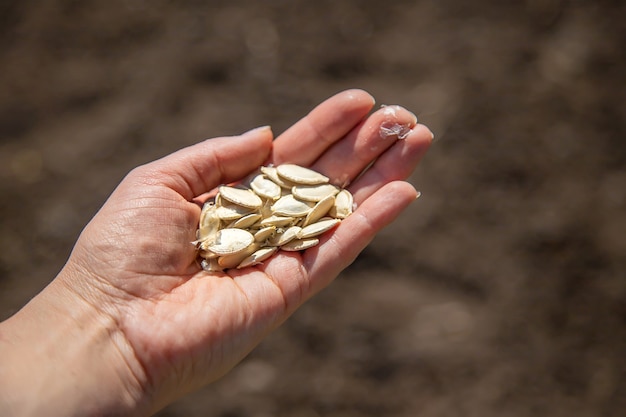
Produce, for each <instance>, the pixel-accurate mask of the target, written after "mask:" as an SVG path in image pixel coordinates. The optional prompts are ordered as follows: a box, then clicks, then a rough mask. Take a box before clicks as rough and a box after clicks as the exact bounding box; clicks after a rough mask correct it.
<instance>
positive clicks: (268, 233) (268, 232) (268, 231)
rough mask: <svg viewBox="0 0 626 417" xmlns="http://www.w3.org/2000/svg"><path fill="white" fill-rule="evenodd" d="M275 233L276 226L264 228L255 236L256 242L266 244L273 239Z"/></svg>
mask: <svg viewBox="0 0 626 417" xmlns="http://www.w3.org/2000/svg"><path fill="white" fill-rule="evenodd" d="M275 232H276V226H268V227H264V228H263V229H261V230H259V231H258V232H256V233H255V234H254V240H256V241H257V242H264V241H265V240H267V239H269V238H270V237H272V235H273V234H274V233H275Z"/></svg>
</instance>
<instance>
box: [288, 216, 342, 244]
mask: <svg viewBox="0 0 626 417" xmlns="http://www.w3.org/2000/svg"><path fill="white" fill-rule="evenodd" d="M340 222H341V220H339V219H328V220H320V221H319V222H317V223H313V224H310V225H308V226H306V227H303V228H302V230H300V233H298V238H299V239H308V238H310V237H313V236H317V235H321V234H322V233H324V232H327V231H329V230H330V229H332V228H333V227H335V226H337V225H338V224H339V223H340Z"/></svg>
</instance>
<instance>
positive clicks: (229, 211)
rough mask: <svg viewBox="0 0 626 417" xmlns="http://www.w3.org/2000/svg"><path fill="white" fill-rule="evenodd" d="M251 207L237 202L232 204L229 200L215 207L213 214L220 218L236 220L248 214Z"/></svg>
mask: <svg viewBox="0 0 626 417" xmlns="http://www.w3.org/2000/svg"><path fill="white" fill-rule="evenodd" d="M251 211H252V209H250V208H248V207H243V206H240V205H237V204H233V203H230V202H226V204H224V205H222V206H218V207H217V208H216V209H215V215H216V216H217V217H218V218H220V219H221V220H226V221H230V220H237V219H239V218H241V217H243V216H246V215H248V214H250V212H251Z"/></svg>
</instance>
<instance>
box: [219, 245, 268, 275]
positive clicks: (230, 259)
mask: <svg viewBox="0 0 626 417" xmlns="http://www.w3.org/2000/svg"><path fill="white" fill-rule="evenodd" d="M259 247H260V246H259V244H258V243H253V244H252V245H250V246H248V247H247V248H245V249H244V250H242V251H240V252H237V253H232V254H230V255H224V256H220V257H219V258H218V260H217V263H218V265H219V266H221V267H222V268H224V269H228V268H235V267H237V265H239V264H240V263H241V261H243V260H244V259H246V258H247V257H248V256H250V255H252V254H253V253H254V252H255V251H256V250H257V249H259Z"/></svg>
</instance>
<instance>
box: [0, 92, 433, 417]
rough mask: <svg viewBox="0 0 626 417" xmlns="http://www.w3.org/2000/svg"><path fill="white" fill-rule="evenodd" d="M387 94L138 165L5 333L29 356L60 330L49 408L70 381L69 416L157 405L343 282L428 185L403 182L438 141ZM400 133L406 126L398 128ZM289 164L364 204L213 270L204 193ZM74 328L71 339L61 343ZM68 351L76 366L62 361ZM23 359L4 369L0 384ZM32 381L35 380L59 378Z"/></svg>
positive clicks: (48, 356) (350, 95)
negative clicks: (323, 229) (252, 259)
mask: <svg viewBox="0 0 626 417" xmlns="http://www.w3.org/2000/svg"><path fill="white" fill-rule="evenodd" d="M373 104H374V102H373V99H372V98H371V97H370V96H369V95H368V94H367V93H365V92H363V91H360V90H349V91H345V92H343V93H340V94H338V95H336V96H334V97H332V98H330V99H329V100H327V101H325V102H324V103H322V104H321V105H319V106H318V107H317V108H316V109H314V110H313V111H312V112H311V113H310V114H309V115H307V116H306V117H305V118H303V119H302V120H300V121H299V122H298V123H296V124H295V125H294V126H292V127H291V128H290V129H288V130H287V131H286V132H284V133H283V134H282V135H280V136H279V137H278V138H277V139H276V140H275V141H272V134H271V130H270V129H269V128H259V129H255V130H253V131H250V132H248V133H246V134H244V135H241V136H239V137H232V138H218V139H211V140H208V141H204V142H202V143H199V144H197V145H194V146H191V147H189V148H186V149H183V150H181V151H178V152H176V153H174V154H172V155H169V156H167V157H165V158H162V159H160V160H158V161H155V162H152V163H150V164H146V165H144V166H141V167H139V168H136V169H135V170H133V171H132V172H131V173H129V175H128V176H127V177H126V178H125V179H124V180H123V181H122V182H121V183H120V185H119V186H118V187H117V189H116V190H115V191H114V192H113V194H112V195H111V196H110V198H109V199H108V201H107V202H106V203H105V205H104V206H103V207H102V209H101V210H100V211H99V212H98V213H97V215H96V216H95V217H94V218H93V220H92V221H91V222H90V223H89V224H88V225H87V227H86V228H85V230H84V231H83V233H82V234H81V236H80V238H79V240H78V242H77V243H76V246H75V248H74V250H73V252H72V254H71V256H70V258H69V260H68V262H67V264H66V265H65V267H64V268H63V270H62V271H61V273H60V274H59V276H58V277H57V278H56V279H55V280H54V281H53V282H52V283H51V285H50V286H49V287H48V288H46V289H45V290H44V291H43V292H42V293H41V294H40V295H39V296H38V297H36V298H35V299H34V300H33V301H32V302H31V303H29V305H27V306H26V307H25V308H24V309H23V310H21V311H20V312H19V313H18V314H17V315H16V316H14V317H13V318H11V319H9V320H8V321H7V322H5V323H3V324H2V327H0V344H1V343H2V342H3V341H6V340H8V339H10V340H11V341H12V342H11V343H8V344H7V343H5V344H4V345H3V346H2V345H0V354H2V350H1V349H2V348H4V349H5V352H6V353H7V355H10V356H11V357H12V358H14V360H18V361H19V355H17V354H16V352H15V348H16V347H19V346H20V343H22V344H26V343H29V342H30V343H29V344H31V343H35V344H37V343H38V342H37V340H38V337H39V338H42V337H43V336H45V335H50V334H56V335H57V336H52V337H47V339H48V342H49V343H44V345H45V346H46V347H45V349H39V351H35V352H34V353H33V355H32V358H33V364H37V366H38V367H40V368H42V369H44V370H46V369H47V366H48V365H47V362H49V361H50V360H54V361H55V369H54V371H55V372H56V373H55V372H52V371H50V376H49V377H50V379H58V378H60V377H62V378H64V381H65V383H64V384H58V385H57V386H55V387H53V391H54V393H55V394H54V395H52V394H51V393H48V394H47V395H46V396H43V397H42V396H41V395H40V396H39V398H40V399H39V401H40V402H41V404H40V406H42V407H45V408H46V410H47V415H54V413H52V414H51V413H50V412H49V410H50V404H49V403H48V404H46V403H45V402H46V398H48V399H49V398H53V399H57V400H58V399H59V398H65V395H70V394H69V393H67V392H65V395H64V391H67V390H68V387H67V386H64V385H67V383H68V381H69V383H71V386H72V387H74V389H76V390H78V391H76V392H74V395H73V398H72V399H71V400H67V401H65V402H64V403H63V404H61V405H60V406H59V407H61V408H59V410H60V412H59V413H58V415H71V413H72V412H75V411H76V410H78V409H79V408H80V407H81V404H82V403H84V402H85V401H90V404H88V405H87V406H85V405H84V404H83V405H82V407H83V408H81V410H82V412H83V413H84V412H85V410H88V412H91V413H103V412H104V411H103V410H107V412H110V411H111V410H115V412H119V413H124V414H133V415H149V414H151V413H154V412H155V411H157V410H158V409H160V408H162V407H163V406H165V405H167V404H168V403H170V402H172V401H174V400H175V399H177V398H179V397H181V396H182V395H184V394H186V393H188V392H191V391H193V390H195V389H197V388H199V387H201V386H203V385H205V384H207V383H209V382H211V381H214V380H215V379H217V378H219V377H220V376H222V375H223V374H224V373H226V372H227V371H228V370H230V369H231V368H232V367H233V366H234V365H236V364H237V363H238V362H239V361H240V360H241V359H242V358H243V357H244V356H245V355H246V354H248V353H249V352H250V350H251V349H253V348H254V347H255V346H256V345H257V344H258V343H259V342H260V341H261V340H262V339H263V337H265V336H266V335H267V334H268V333H269V332H271V331H272V330H273V329H274V328H276V327H277V326H278V325H280V324H281V323H282V322H283V321H284V320H285V319H286V318H287V317H288V316H289V315H290V314H291V313H293V311H294V310H295V309H297V308H298V307H299V306H300V305H301V304H302V303H303V302H304V301H306V300H307V299H308V298H310V297H311V296H312V295H314V294H315V293H317V292H318V291H319V290H320V289H322V288H324V287H325V286H327V285H328V284H329V283H331V282H332V280H333V279H334V278H335V277H336V276H337V274H339V272H341V271H342V270H343V269H344V268H345V267H347V266H348V265H349V264H350V263H351V262H352V261H353V260H354V259H355V258H356V256H357V255H358V254H359V253H360V252H361V251H362V250H363V249H364V248H365V246H366V245H367V244H368V243H369V242H370V241H371V240H372V239H373V238H374V236H375V235H376V233H377V232H378V231H379V230H381V229H382V228H383V227H384V226H385V225H387V224H388V223H390V222H391V221H392V220H393V219H395V218H396V217H397V216H398V215H399V214H400V213H401V212H402V210H404V209H405V208H406V207H407V206H408V205H409V204H410V203H411V202H412V201H413V200H414V199H415V198H416V197H417V193H416V191H415V189H414V188H413V187H412V186H411V185H410V184H408V183H406V182H404V181H403V180H404V179H406V178H407V177H408V176H409V175H410V173H411V172H412V171H413V169H414V168H415V166H416V164H417V163H418V161H419V159H420V158H421V157H422V156H423V154H424V152H425V151H426V149H427V148H428V145H429V144H430V141H431V140H432V134H431V133H430V131H429V130H428V129H427V128H426V127H424V126H423V125H416V120H415V117H414V116H413V115H412V114H411V113H410V112H408V111H406V110H404V109H402V108H400V107H397V106H390V107H385V108H382V109H380V110H378V111H376V112H374V113H372V114H371V115H369V116H367V115H368V113H369V112H370V111H371V109H372V107H373ZM381 127H382V129H381ZM381 133H382V134H381ZM394 133H395V134H394ZM398 133H399V134H400V135H402V136H404V135H406V136H405V137H404V139H402V140H397V134H398ZM372 161H374V163H373V164H372V165H371V166H370V163H371V162H372ZM283 162H292V163H297V164H299V165H303V166H310V167H312V168H313V169H315V170H317V171H319V172H322V173H323V174H325V175H326V176H328V177H330V178H331V181H332V182H334V183H336V184H338V185H347V184H349V186H348V187H347V188H348V189H349V190H350V191H351V192H352V194H353V195H354V199H355V202H356V204H357V206H358V208H357V209H356V210H355V212H354V213H353V214H352V215H351V216H349V217H348V218H346V219H344V220H343V221H342V223H341V224H340V225H339V226H338V227H337V228H336V229H334V230H333V231H332V232H329V233H327V234H325V235H323V236H322V237H321V239H320V245H318V246H316V247H314V248H311V249H308V250H306V251H304V252H302V253H297V252H296V253H294V252H288V253H287V252H279V253H278V254H276V255H275V256H273V257H272V258H271V259H269V260H267V261H266V262H265V263H264V264H262V265H258V266H256V267H250V268H245V269H242V270H228V271H226V272H225V273H207V272H205V271H203V270H201V268H200V267H199V266H198V263H197V262H196V253H195V248H194V246H193V245H191V243H190V242H191V241H193V240H194V239H195V230H196V228H197V223H198V218H199V215H200V209H201V204H199V203H200V202H201V201H202V196H203V195H205V193H207V192H208V191H210V190H211V189H213V188H214V187H216V186H217V185H219V184H223V183H230V182H233V181H236V180H238V179H241V178H243V177H244V176H245V175H246V174H248V173H250V172H251V171H253V170H254V169H255V168H257V167H258V166H259V165H261V164H267V163H273V164H280V163H283ZM367 167H369V169H367V171H366V172H365V173H363V174H362V175H360V173H361V172H362V171H363V170H364V169H365V168H367ZM24 323H27V325H24ZM59 332H63V333H62V336H60V333H59ZM86 336H87V337H86ZM86 339H88V340H86ZM61 340H63V341H64V342H65V343H64V344H61V348H59V347H58V346H55V343H54V341H56V342H57V343H59V342H60V341H61ZM40 342H41V341H40ZM67 345H69V346H70V348H69V352H64V350H66V349H67V348H66V346H67ZM7 346H8V347H7ZM75 346H77V347H75ZM11 348H13V349H11ZM42 350H43V352H42ZM70 353H71V355H70ZM94 353H97V355H95V356H94ZM16 355H17V356H16ZM7 357H8V356H7ZM65 362H68V363H71V364H72V365H71V366H70V367H69V369H60V368H61V367H62V366H63V364H64V363H65ZM9 371H10V370H9ZM9 371H5V372H0V391H1V390H3V389H5V386H4V385H3V382H2V380H3V378H4V377H5V376H7V375H11V373H10V372H9ZM24 373H27V372H26V371H24ZM14 376H15V375H14ZM20 377H22V378H23V375H20ZM18 379H19V378H18ZM43 380H45V381H47V379H46V378H43ZM28 381H29V379H28V378H26V381H23V382H22V385H21V386H23V387H27V386H30V387H31V388H32V387H33V386H38V387H39V389H40V390H49V389H50V387H44V386H43V384H44V382H43V381H39V382H34V381H33V378H32V377H31V378H30V383H28ZM94 390H96V391H94ZM98 391H99V393H98ZM0 395H1V394H0ZM1 399H2V397H1V396H0V406H1V404H2V401H1ZM53 399H50V401H53ZM22 405H23V404H22ZM15 407H16V409H18V408H19V407H17V406H15ZM32 407H33V408H31V410H30V411H31V412H33V411H34V410H36V409H37V408H36V407H35V406H34V405H33V406H32ZM85 407H87V408H85Z"/></svg>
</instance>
